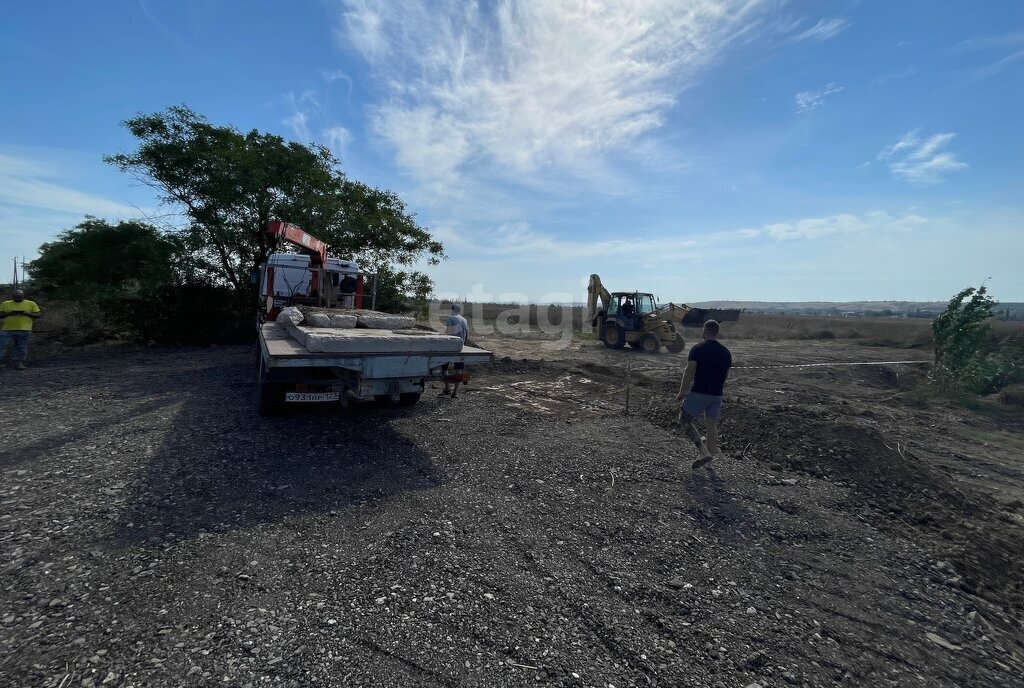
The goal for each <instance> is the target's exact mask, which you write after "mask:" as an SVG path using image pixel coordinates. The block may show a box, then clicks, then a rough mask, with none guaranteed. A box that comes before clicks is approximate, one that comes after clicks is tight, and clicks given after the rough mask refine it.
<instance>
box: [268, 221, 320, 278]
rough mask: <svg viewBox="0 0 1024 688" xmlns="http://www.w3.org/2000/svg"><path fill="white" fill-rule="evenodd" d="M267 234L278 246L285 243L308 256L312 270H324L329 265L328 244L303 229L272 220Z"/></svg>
mask: <svg viewBox="0 0 1024 688" xmlns="http://www.w3.org/2000/svg"><path fill="white" fill-rule="evenodd" d="M267 234H268V235H269V236H270V237H271V238H272V239H274V240H276V242H277V243H278V244H280V243H283V242H287V243H289V244H294V245H295V246H297V247H298V248H299V250H301V251H302V252H303V253H306V254H308V255H309V267H310V268H311V269H313V270H322V269H323V268H324V266H326V265H327V244H325V243H324V242H322V241H320V240H319V239H317V238H316V237H315V236H313V235H312V234H309V233H308V232H306V231H305V230H304V229H302V228H301V227H298V226H296V225H292V224H288V223H287V222H284V221H283V220H271V221H270V222H268V223H267Z"/></svg>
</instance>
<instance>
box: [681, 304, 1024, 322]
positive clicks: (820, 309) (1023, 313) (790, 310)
mask: <svg viewBox="0 0 1024 688" xmlns="http://www.w3.org/2000/svg"><path fill="white" fill-rule="evenodd" d="M948 303H949V302H948V301H700V302H698V303H692V304H690V305H691V306H699V307H702V308H741V309H743V310H745V311H747V312H749V313H782V314H784V315H851V316H852V315H868V316H872V315H873V316H900V317H910V318H913V317H919V318H932V317H935V316H936V315H938V314H939V313H941V312H942V311H943V310H945V308H946V305H947V304H948ZM997 310H998V311H999V313H1000V315H1003V314H1006V313H1008V314H1009V317H1010V318H1012V319H1014V320H1017V319H1024V303H1018V302H1009V303H1000V304H999V306H998V309H997Z"/></svg>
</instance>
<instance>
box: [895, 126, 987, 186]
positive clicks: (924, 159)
mask: <svg viewBox="0 0 1024 688" xmlns="http://www.w3.org/2000/svg"><path fill="white" fill-rule="evenodd" d="M954 136H956V134H953V133H945V134H935V135H933V136H930V137H928V138H922V137H921V130H920V129H914V130H913V131H910V132H908V133H906V134H904V135H903V136H901V137H900V138H899V140H898V141H896V143H894V144H892V145H891V146H887V147H886V148H884V149H883V150H882V151H881V152H880V153H879V154H878V159H879V160H881V161H884V162H886V163H887V164H888V165H889V171H890V172H891V173H892V174H893V176H895V177H898V178H900V179H902V180H904V181H906V182H909V183H911V184H914V185H915V186H928V185H930V184H937V183H939V182H941V181H943V179H944V177H945V176H946V175H947V174H949V173H950V172H955V171H957V170H962V169H965V168H966V167H967V163H965V162H961V161H960V160H959V159H958V158H957V157H956V155H955V154H954V153H951V152H948V151H946V150H944V149H945V148H946V146H947V145H948V144H949V142H950V141H952V140H953V137H954Z"/></svg>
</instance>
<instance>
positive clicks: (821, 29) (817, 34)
mask: <svg viewBox="0 0 1024 688" xmlns="http://www.w3.org/2000/svg"><path fill="white" fill-rule="evenodd" d="M849 26H850V22H849V20H847V19H843V18H842V17H833V18H832V19H819V20H818V23H817V24H815V25H814V26H812V27H810V28H807V29H804V30H803V31H801V32H800V33H797V34H794V35H793V37H792V40H794V41H813V42H814V43H820V42H822V41H827V40H828V39H830V38H832V37H834V36H838V35H839V34H840V33H841V32H842V31H844V30H845V29H846V28H848V27H849Z"/></svg>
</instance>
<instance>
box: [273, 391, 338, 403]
mask: <svg viewBox="0 0 1024 688" xmlns="http://www.w3.org/2000/svg"><path fill="white" fill-rule="evenodd" d="M339 398H340V396H339V393H338V392H285V393H284V400H285V401H337V400H338V399H339Z"/></svg>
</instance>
